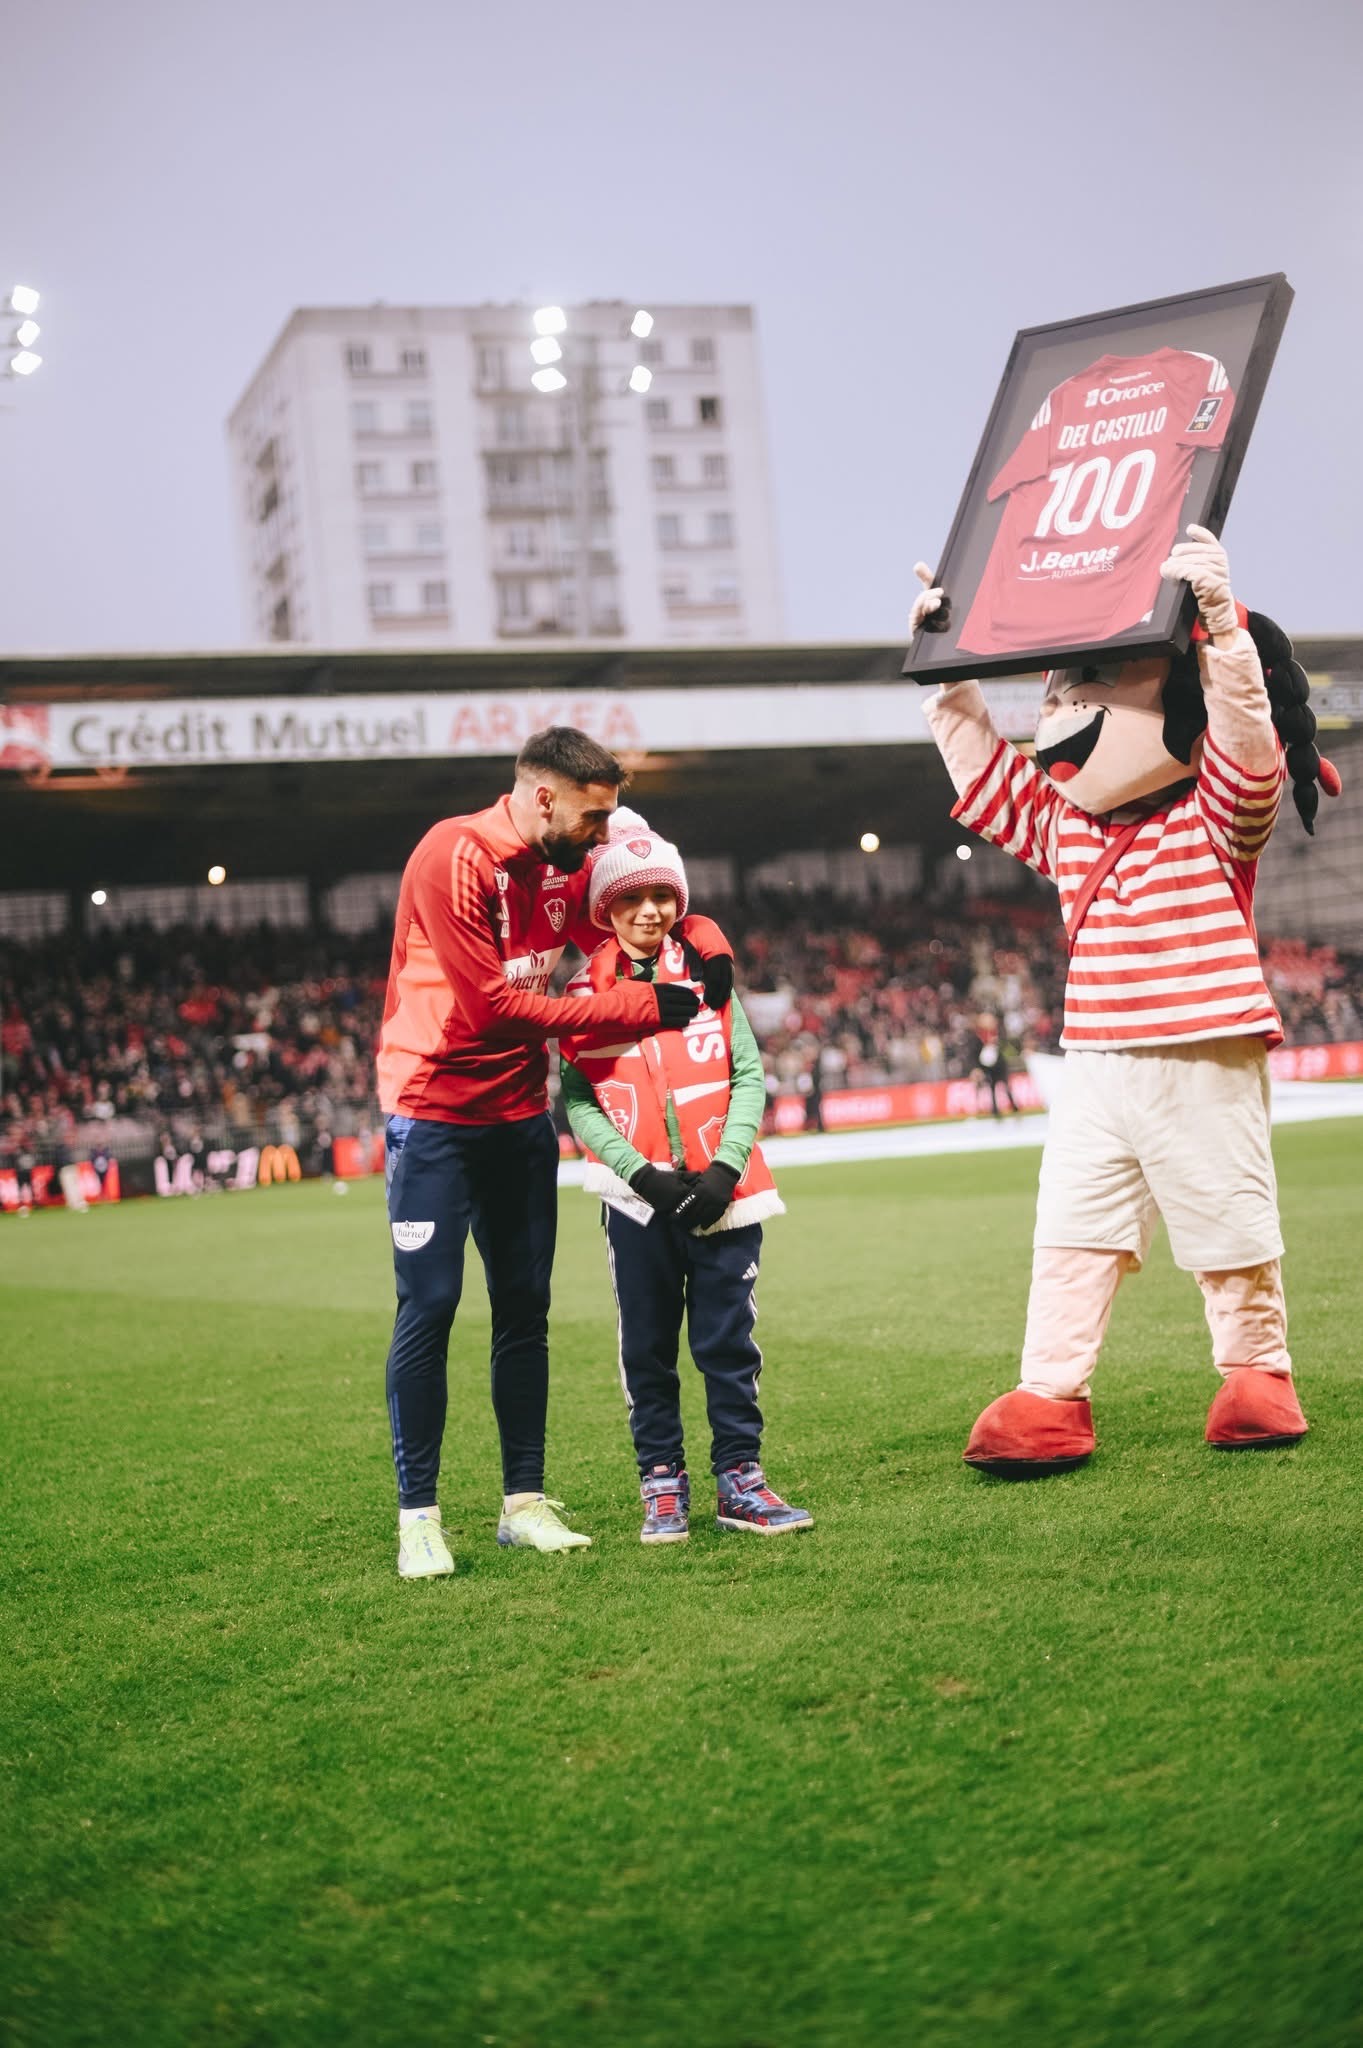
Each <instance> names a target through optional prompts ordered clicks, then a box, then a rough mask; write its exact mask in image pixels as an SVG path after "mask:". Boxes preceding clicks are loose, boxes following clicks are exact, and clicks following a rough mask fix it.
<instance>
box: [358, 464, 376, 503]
mask: <svg viewBox="0 0 1363 2048" xmlns="http://www.w3.org/2000/svg"><path fill="white" fill-rule="evenodd" d="M355 487H356V489H357V490H359V491H361V492H363V493H365V494H366V495H367V494H368V493H370V492H373V491H381V490H382V489H383V464H382V463H381V462H357V463H356V464H355Z"/></svg>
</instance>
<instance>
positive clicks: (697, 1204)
mask: <svg viewBox="0 0 1363 2048" xmlns="http://www.w3.org/2000/svg"><path fill="white" fill-rule="evenodd" d="M737 1186H738V1175H737V1174H736V1173H735V1172H734V1169H733V1168H732V1166H725V1165H724V1164H723V1162H722V1161H721V1160H718V1159H713V1160H711V1162H710V1164H709V1165H708V1166H707V1167H706V1169H705V1171H704V1173H702V1174H698V1175H697V1177H696V1179H695V1181H694V1182H693V1183H692V1185H691V1186H690V1187H689V1188H688V1189H687V1191H686V1193H685V1194H684V1195H683V1196H682V1198H681V1200H680V1201H679V1202H678V1203H677V1205H676V1207H675V1209H674V1210H673V1211H672V1213H673V1215H674V1216H675V1217H676V1219H677V1221H678V1223H680V1224H681V1226H682V1228H683V1230H708V1229H709V1228H710V1225H711V1224H712V1223H718V1221H719V1219H720V1217H721V1216H722V1215H723V1214H724V1211H725V1210H726V1209H727V1208H728V1206H729V1204H730V1202H732V1200H733V1198H734V1189H735V1188H736V1187H737Z"/></svg>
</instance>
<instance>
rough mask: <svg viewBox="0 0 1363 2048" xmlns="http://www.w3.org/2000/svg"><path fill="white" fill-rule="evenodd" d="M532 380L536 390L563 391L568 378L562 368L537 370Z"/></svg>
mask: <svg viewBox="0 0 1363 2048" xmlns="http://www.w3.org/2000/svg"><path fill="white" fill-rule="evenodd" d="M530 382H531V383H532V384H533V385H534V387H535V389H536V391H562V389H563V387H564V385H565V384H566V383H567V382H568V379H567V378H566V377H565V376H564V374H563V372H562V370H536V372H535V374H534V376H533V377H532V378H531V379H530Z"/></svg>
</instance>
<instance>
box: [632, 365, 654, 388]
mask: <svg viewBox="0 0 1363 2048" xmlns="http://www.w3.org/2000/svg"><path fill="white" fill-rule="evenodd" d="M652 382H653V372H652V370H650V369H649V368H648V366H647V364H646V363H636V364H635V365H634V368H633V369H632V370H631V371H630V373H629V388H630V390H631V391H647V389H648V387H649V385H650V384H651V383H652Z"/></svg>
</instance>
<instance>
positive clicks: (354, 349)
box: [345, 341, 370, 377]
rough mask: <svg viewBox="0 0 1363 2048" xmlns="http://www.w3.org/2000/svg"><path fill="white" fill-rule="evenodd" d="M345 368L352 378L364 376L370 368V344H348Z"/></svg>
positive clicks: (360, 342) (354, 342)
mask: <svg viewBox="0 0 1363 2048" xmlns="http://www.w3.org/2000/svg"><path fill="white" fill-rule="evenodd" d="M345 366H346V368H347V369H348V370H349V372H350V374H351V376H352V377H356V376H363V374H364V372H365V371H366V370H367V369H369V367H370V362H369V348H368V344H367V343H365V342H363V341H352V342H348V343H347V344H346V352H345Z"/></svg>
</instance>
